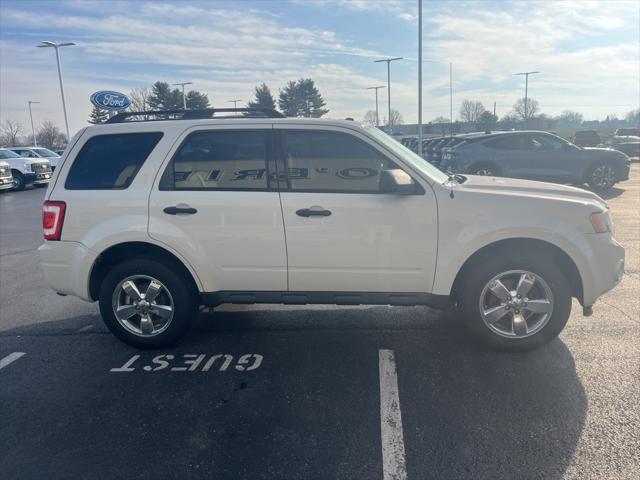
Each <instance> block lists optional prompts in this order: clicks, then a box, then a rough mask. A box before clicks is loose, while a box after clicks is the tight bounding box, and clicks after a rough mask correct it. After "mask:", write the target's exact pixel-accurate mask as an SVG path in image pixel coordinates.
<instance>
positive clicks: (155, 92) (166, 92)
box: [147, 82, 209, 110]
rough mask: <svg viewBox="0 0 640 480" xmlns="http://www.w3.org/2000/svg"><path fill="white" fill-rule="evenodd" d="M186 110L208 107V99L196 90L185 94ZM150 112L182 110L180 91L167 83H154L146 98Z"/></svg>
mask: <svg viewBox="0 0 640 480" xmlns="http://www.w3.org/2000/svg"><path fill="white" fill-rule="evenodd" d="M186 98H187V109H190V110H199V109H202V108H207V107H209V97H207V95H206V94H204V93H200V92H198V91H197V90H190V91H188V92H186ZM147 104H148V105H149V109H150V110H182V108H183V106H184V105H183V102H182V90H181V89H178V88H174V89H173V90H171V86H170V85H169V84H168V83H167V82H156V83H154V84H153V86H152V87H151V94H150V95H149V97H148V98H147Z"/></svg>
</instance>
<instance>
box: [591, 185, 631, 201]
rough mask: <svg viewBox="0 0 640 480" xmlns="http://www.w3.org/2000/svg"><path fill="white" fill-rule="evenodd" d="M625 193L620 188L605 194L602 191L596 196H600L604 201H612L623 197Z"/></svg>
mask: <svg viewBox="0 0 640 480" xmlns="http://www.w3.org/2000/svg"><path fill="white" fill-rule="evenodd" d="M624 192H625V189H624V188H618V187H613V188H611V189H609V190H606V191H604V192H602V191H600V192H598V191H596V192H594V193H595V194H596V195H598V196H599V197H600V198H602V199H604V200H611V199H612V198H616V197H619V196H620V195H622V194H623V193H624Z"/></svg>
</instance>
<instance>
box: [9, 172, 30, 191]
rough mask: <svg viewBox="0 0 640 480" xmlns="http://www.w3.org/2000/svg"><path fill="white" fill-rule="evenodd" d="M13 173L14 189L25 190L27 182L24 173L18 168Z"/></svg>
mask: <svg viewBox="0 0 640 480" xmlns="http://www.w3.org/2000/svg"><path fill="white" fill-rule="evenodd" d="M11 173H12V174H13V189H14V190H15V191H16V192H21V191H22V190H24V187H25V186H26V184H27V182H26V181H25V179H24V177H23V176H22V174H21V173H20V172H18V171H17V170H13V171H12V172H11Z"/></svg>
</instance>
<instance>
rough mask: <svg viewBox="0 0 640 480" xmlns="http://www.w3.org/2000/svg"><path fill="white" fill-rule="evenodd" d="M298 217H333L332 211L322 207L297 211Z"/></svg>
mask: <svg viewBox="0 0 640 480" xmlns="http://www.w3.org/2000/svg"><path fill="white" fill-rule="evenodd" d="M296 215H298V216H300V217H328V216H329V215H331V211H330V210H325V209H324V208H322V207H316V206H314V207H311V208H301V209H300V210H297V211H296Z"/></svg>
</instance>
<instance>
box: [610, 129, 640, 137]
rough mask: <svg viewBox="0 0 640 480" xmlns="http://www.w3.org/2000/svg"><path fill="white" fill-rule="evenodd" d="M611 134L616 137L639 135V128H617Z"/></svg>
mask: <svg viewBox="0 0 640 480" xmlns="http://www.w3.org/2000/svg"><path fill="white" fill-rule="evenodd" d="M613 135H614V136H616V137H640V128H618V129H617V130H616V131H615V132H614V133H613Z"/></svg>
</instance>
